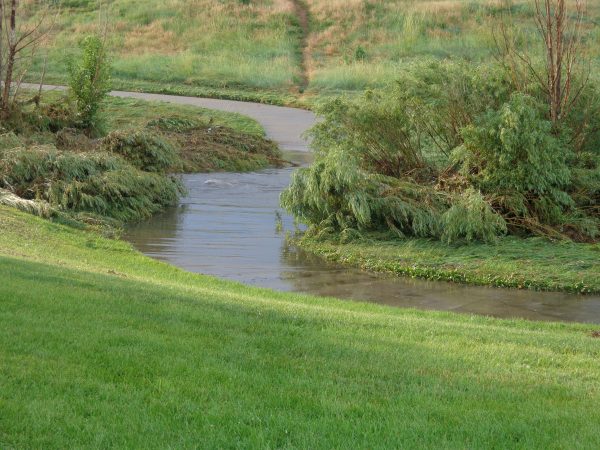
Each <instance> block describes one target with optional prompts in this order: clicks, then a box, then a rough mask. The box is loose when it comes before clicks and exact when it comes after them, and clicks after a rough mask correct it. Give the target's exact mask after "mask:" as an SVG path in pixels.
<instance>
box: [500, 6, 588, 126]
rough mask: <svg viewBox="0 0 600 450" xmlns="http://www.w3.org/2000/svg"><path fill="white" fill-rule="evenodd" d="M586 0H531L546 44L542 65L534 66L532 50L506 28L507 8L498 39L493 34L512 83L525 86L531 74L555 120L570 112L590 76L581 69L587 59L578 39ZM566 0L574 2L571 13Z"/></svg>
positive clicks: (551, 117)
mask: <svg viewBox="0 0 600 450" xmlns="http://www.w3.org/2000/svg"><path fill="white" fill-rule="evenodd" d="M585 2H586V0H572V1H571V2H570V3H569V0H534V5H535V13H534V19H535V22H536V25H537V30H538V33H539V35H540V37H541V38H542V41H543V43H544V47H545V52H544V53H545V61H544V67H543V69H540V68H538V67H537V65H536V64H535V63H534V58H533V57H532V56H531V54H529V53H528V52H527V51H520V50H519V49H518V48H517V45H516V43H515V41H514V38H513V36H512V35H511V32H510V30H509V28H510V23H513V22H514V21H513V18H512V17H511V16H510V12H509V13H508V14H509V25H507V23H506V22H504V21H502V22H501V23H500V32H501V35H500V39H497V38H496V36H495V40H496V46H497V49H498V52H499V56H500V59H501V60H502V61H503V62H504V63H505V64H506V65H507V67H508V68H509V71H510V73H511V76H512V78H513V81H514V83H515V85H516V86H517V87H518V88H519V89H526V86H527V85H528V84H529V83H530V82H531V79H532V78H533V80H534V81H535V82H536V83H537V84H538V86H539V87H540V89H541V90H542V92H544V94H545V96H546V98H547V103H548V115H549V118H550V120H551V121H552V123H554V124H556V123H558V122H560V121H561V120H562V119H563V118H564V117H565V116H566V115H567V114H568V113H569V111H570V109H571V108H572V106H573V104H574V103H575V102H576V101H577V99H578V97H579V96H580V94H581V92H582V91H583V89H584V88H585V86H586V84H587V81H588V78H589V73H587V74H585V71H584V70H581V69H582V67H581V66H582V63H584V62H585V61H586V60H587V59H586V55H585V52H584V49H583V48H582V39H581V27H582V23H583V18H584V14H585V9H586V8H585ZM568 3H569V4H572V5H573V8H574V13H573V14H569V6H568ZM580 75H581V78H578V79H577V80H576V78H577V77H579V76H580ZM575 83H577V87H576V88H574V84H575Z"/></svg>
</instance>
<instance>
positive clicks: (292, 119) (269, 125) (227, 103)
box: [23, 84, 315, 151]
mask: <svg viewBox="0 0 600 450" xmlns="http://www.w3.org/2000/svg"><path fill="white" fill-rule="evenodd" d="M38 87H39V86H38V85H35V84H23V88H31V89H37V88H38ZM64 89H65V87H64V86H50V85H46V86H44V90H64ZM110 95H111V96H113V97H122V98H136V99H141V100H156V101H163V102H169V103H177V104H180V105H192V106H200V107H202V108H209V109H216V110H219V111H227V112H236V113H239V114H243V115H245V116H248V117H251V118H253V119H254V120H256V121H257V122H259V123H260V124H261V125H262V126H263V127H264V129H265V131H266V133H267V137H269V138H270V139H273V140H274V141H276V142H277V143H278V144H279V146H280V147H281V149H282V150H296V151H308V144H307V141H306V140H305V139H303V138H302V135H303V133H304V132H305V131H306V130H308V129H309V128H310V127H311V126H312V125H313V124H314V123H315V115H314V113H312V112H311V111H306V110H303V109H298V108H287V107H283V106H273V105H263V104H261V103H249V102H238V101H233V100H218V99H213V98H198V97H186V96H179V95H165V94H146V93H141V92H124V91H112V92H110Z"/></svg>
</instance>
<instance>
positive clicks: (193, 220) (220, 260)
mask: <svg viewBox="0 0 600 450" xmlns="http://www.w3.org/2000/svg"><path fill="white" fill-rule="evenodd" d="M291 171H292V169H270V170H265V171H261V172H258V173H246V174H236V173H218V174H194V175H185V176H184V177H183V180H184V182H185V184H186V186H187V188H188V196H187V197H186V198H184V199H182V201H181V205H180V206H179V207H177V208H172V209H170V210H168V211H166V212H165V213H163V214H160V215H157V216H155V217H153V218H152V219H151V220H149V221H147V222H145V223H141V224H137V225H135V226H133V227H131V228H130V229H129V230H128V232H127V234H126V236H125V237H126V239H128V240H129V241H130V242H132V243H133V244H134V245H135V247H136V248H138V249H139V250H140V251H142V252H144V253H145V254H147V255H149V256H151V257H154V258H157V259H160V260H163V261H167V262H169V263H171V264H174V265H176V266H179V267H182V268H184V269H187V270H190V271H193V272H198V273H204V274H208V275H215V276H218V277H222V278H228V279H232V280H237V281H241V282H244V283H248V284H253V285H257V286H262V287H269V288H273V289H278V290H284V291H299V292H306V293H311V294H317V295H327V296H333V297H339V298H344V299H357V300H365V301H372V302H377V303H382V304H387V305H394V306H404V307H416V308H422V309H436V310H453V311H459V312H467V313H476V314H485V315H492V316H496V317H522V318H527V319H536V320H569V321H580V322H595V323H600V297H599V296H587V297H583V296H575V295H570V294H562V293H537V292H529V291H516V290H509V289H491V288H481V287H469V286H462V285H456V284H451V283H442V282H429V281H422V280H413V279H409V278H397V277H391V276H383V275H373V274H368V273H364V272H361V271H359V270H356V269H348V268H343V267H340V266H337V265H334V264H330V263H327V262H325V261H323V260H321V259H320V258H318V257H315V256H313V255H309V254H306V253H305V252H302V251H301V250H299V249H297V248H293V247H291V248H290V247H288V246H287V245H286V244H285V242H284V238H283V236H282V235H281V233H278V232H277V226H276V212H277V211H279V206H278V204H279V194H280V192H281V191H282V190H283V189H284V188H285V187H286V186H287V185H288V183H289V177H290V174H291ZM283 222H284V228H285V229H293V222H292V220H291V218H290V217H288V216H285V215H284V216H283Z"/></svg>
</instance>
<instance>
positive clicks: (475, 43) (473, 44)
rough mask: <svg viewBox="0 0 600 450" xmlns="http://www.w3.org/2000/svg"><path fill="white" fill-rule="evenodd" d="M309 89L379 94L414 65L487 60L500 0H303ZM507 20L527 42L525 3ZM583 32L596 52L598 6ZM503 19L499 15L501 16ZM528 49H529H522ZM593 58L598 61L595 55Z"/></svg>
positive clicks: (529, 14)
mask: <svg viewBox="0 0 600 450" xmlns="http://www.w3.org/2000/svg"><path fill="white" fill-rule="evenodd" d="M307 3H308V5H309V7H310V12H311V19H312V34H311V36H310V40H309V53H310V55H311V62H310V67H311V68H310V79H311V84H310V88H311V90H313V91H317V92H322V91H325V92H326V91H331V90H333V91H344V90H349V91H352V90H357V89H364V88H366V87H373V86H381V85H384V84H387V83H390V82H391V81H393V80H394V76H395V73H396V71H397V68H398V67H399V66H401V65H403V64H406V63H407V62H409V61H411V60H413V59H415V58H422V57H433V58H464V59H467V60H470V61H478V60H486V59H490V58H491V57H492V56H493V54H494V52H495V40H494V39H495V38H494V30H496V33H498V23H499V21H500V20H502V13H501V11H502V10H503V9H502V5H504V4H507V2H504V1H502V0H446V1H439V0H418V1H415V0H370V1H362V0H338V1H332V0H308V1H307ZM508 4H510V5H511V8H510V20H511V21H512V23H513V24H514V25H516V26H517V27H518V28H519V29H520V30H521V33H522V39H523V42H527V40H528V36H531V35H533V30H534V28H533V27H534V26H535V25H534V19H533V1H532V0H511V1H509V2H508ZM588 6H589V7H588V21H587V22H586V24H585V29H586V31H587V32H588V33H587V36H588V39H589V44H590V46H591V47H592V48H596V49H597V48H598V47H597V46H598V43H600V30H599V29H598V27H597V26H596V24H597V19H598V18H599V17H600V2H598V1H597V0H590V1H588ZM505 16H506V13H505ZM527 45H528V47H531V44H527ZM594 56H598V55H597V54H595V55H594Z"/></svg>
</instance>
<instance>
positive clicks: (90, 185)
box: [0, 146, 181, 221]
mask: <svg viewBox="0 0 600 450" xmlns="http://www.w3.org/2000/svg"><path fill="white" fill-rule="evenodd" d="M0 185H1V186H2V187H4V188H5V189H8V190H10V192H12V193H13V194H15V195H17V196H18V197H20V198H22V199H25V200H41V201H44V202H48V203H49V204H50V206H52V207H54V208H57V209H59V210H62V211H70V212H89V213H93V214H97V215H99V216H107V217H112V218H116V219H118V220H121V221H130V220H139V219H143V218H147V217H149V216H151V215H152V214H154V213H156V212H158V211H160V210H161V209H163V208H164V207H166V206H169V205H173V204H175V203H176V202H177V200H178V196H179V193H180V192H181V185H180V183H179V182H178V181H177V180H175V179H173V178H171V177H166V176H164V175H161V174H155V173H148V172H144V171H141V170H138V169H136V168H134V167H133V166H131V165H130V164H129V163H128V162H127V161H125V160H124V159H123V158H122V157H120V156H117V155H111V154H108V153H102V152H92V153H75V152H62V151H59V150H57V149H56V148H54V147H52V146H44V147H29V148H16V149H12V150H8V151H5V152H3V154H2V158H1V160H0Z"/></svg>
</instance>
